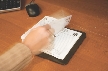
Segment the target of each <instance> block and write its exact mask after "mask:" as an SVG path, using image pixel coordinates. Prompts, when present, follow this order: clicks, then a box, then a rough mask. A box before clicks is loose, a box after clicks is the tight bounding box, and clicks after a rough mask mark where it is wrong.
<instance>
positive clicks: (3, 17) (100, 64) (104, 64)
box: [0, 0, 108, 71]
mask: <svg viewBox="0 0 108 71" xmlns="http://www.w3.org/2000/svg"><path fill="white" fill-rule="evenodd" d="M29 1H30V0H23V8H24V5H25V4H27V3H29ZM59 1H60V0H57V3H56V2H54V1H50V0H36V2H37V4H38V5H39V6H40V7H41V9H42V12H41V14H40V15H39V16H37V17H28V15H27V13H26V10H25V9H23V10H20V11H15V12H9V13H4V14H0V54H2V53H4V52H5V51H7V50H8V49H9V48H11V46H13V45H14V44H15V43H17V42H21V39H20V36H21V35H22V34H23V33H24V32H25V31H27V30H28V29H29V28H30V27H32V26H33V25H34V24H36V23H37V22H38V21H39V20H40V19H42V18H43V17H44V16H45V15H49V14H52V13H53V12H55V11H57V10H59V9H69V11H71V14H72V15H73V17H72V20H71V22H70V24H69V25H68V27H69V28H72V29H77V30H81V31H84V32H86V34H87V38H86V39H85V40H84V42H83V44H82V45H81V46H80V47H79V49H78V50H77V52H76V53H75V54H74V56H73V57H72V59H71V60H70V62H69V64H67V65H65V66H63V65H59V64H57V63H54V62H51V61H49V60H46V59H42V58H39V57H37V56H36V57H35V58H34V59H33V61H32V62H31V63H30V65H29V66H28V67H26V68H25V69H24V70H23V71H108V42H107V41H108V9H107V8H106V7H108V1H107V0H103V1H102V2H101V0H99V1H100V4H101V3H102V4H104V5H102V6H105V7H100V8H101V9H103V11H99V10H100V9H99V7H98V5H95V3H93V4H92V3H90V2H88V1H86V2H85V1H84V2H83V1H74V0H68V1H67V2H65V0H64V1H62V3H60V2H59ZM69 1H70V2H72V4H71V3H70V2H69ZM92 1H93V0H92ZM104 1H105V2H104ZM87 2H88V4H86V3H87ZM97 3H98V4H99V2H97ZM73 4H74V5H75V6H74V5H73ZM80 5H82V7H84V9H81V8H80ZM85 5H86V7H85ZM78 6H79V7H78ZM99 6H100V5H99ZM88 7H90V8H93V9H90V8H89V9H90V11H89V9H88Z"/></svg>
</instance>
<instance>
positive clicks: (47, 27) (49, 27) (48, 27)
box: [43, 24, 51, 30]
mask: <svg viewBox="0 0 108 71" xmlns="http://www.w3.org/2000/svg"><path fill="white" fill-rule="evenodd" d="M43 27H45V28H46V29H48V30H49V29H51V26H50V25H49V24H46V25H43Z"/></svg>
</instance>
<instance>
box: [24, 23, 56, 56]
mask: <svg viewBox="0 0 108 71" xmlns="http://www.w3.org/2000/svg"><path fill="white" fill-rule="evenodd" d="M53 33H54V29H52V28H51V27H50V25H48V24H47V25H44V26H39V27H37V28H35V29H33V30H32V31H31V32H30V33H29V34H28V35H27V37H26V38H25V39H24V41H23V44H25V45H26V46H27V47H29V48H30V50H31V51H32V53H33V54H38V53H39V50H40V49H41V48H44V47H45V46H47V45H48V44H49V43H50V42H51V41H52V40H53V39H54V35H53Z"/></svg>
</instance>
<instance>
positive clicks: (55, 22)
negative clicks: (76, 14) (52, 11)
mask: <svg viewBox="0 0 108 71" xmlns="http://www.w3.org/2000/svg"><path fill="white" fill-rule="evenodd" d="M71 17H72V15H70V16H67V17H64V18H61V19H56V18H53V17H49V16H45V17H44V18H43V19H41V20H40V21H39V22H38V23H37V24H35V25H34V26H33V27H32V28H30V29H29V30H28V31H27V32H25V33H24V34H23V35H22V36H21V39H22V41H23V40H24V39H25V37H26V36H27V35H28V34H29V33H30V31H31V30H32V29H33V28H36V27H38V26H43V25H45V24H49V25H50V26H51V27H52V28H53V29H54V30H55V33H54V34H57V33H58V32H60V31H61V30H62V29H63V28H64V27H65V26H66V25H68V24H69V22H70V20H71Z"/></svg>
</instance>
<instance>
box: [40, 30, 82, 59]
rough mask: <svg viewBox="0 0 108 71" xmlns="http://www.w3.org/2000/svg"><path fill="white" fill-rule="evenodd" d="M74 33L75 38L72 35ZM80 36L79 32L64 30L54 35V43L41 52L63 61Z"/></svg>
mask: <svg viewBox="0 0 108 71" xmlns="http://www.w3.org/2000/svg"><path fill="white" fill-rule="evenodd" d="M76 33H77V36H74V35H73V34H76ZM81 35H82V33H80V32H77V31H74V30H70V29H67V28H64V29H63V31H60V32H59V33H58V34H56V35H55V36H56V37H55V40H54V42H53V43H52V44H50V45H49V46H48V47H47V48H45V49H41V51H42V52H44V53H46V54H49V55H52V56H54V57H56V58H58V59H62V60H63V59H64V58H65V57H66V55H67V54H68V53H69V51H70V49H71V48H72V47H73V46H74V44H75V43H76V41H77V40H78V39H79V38H80V36H81Z"/></svg>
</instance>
